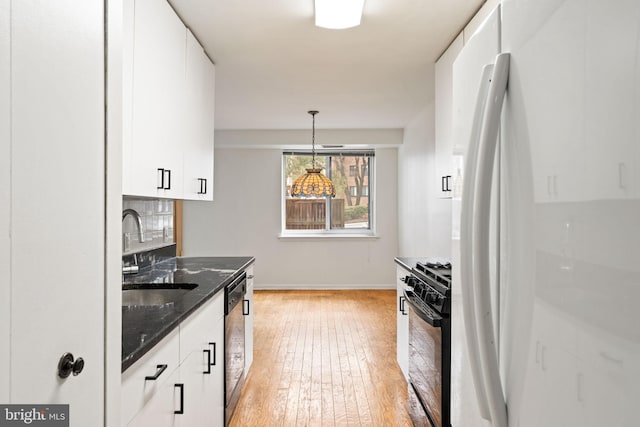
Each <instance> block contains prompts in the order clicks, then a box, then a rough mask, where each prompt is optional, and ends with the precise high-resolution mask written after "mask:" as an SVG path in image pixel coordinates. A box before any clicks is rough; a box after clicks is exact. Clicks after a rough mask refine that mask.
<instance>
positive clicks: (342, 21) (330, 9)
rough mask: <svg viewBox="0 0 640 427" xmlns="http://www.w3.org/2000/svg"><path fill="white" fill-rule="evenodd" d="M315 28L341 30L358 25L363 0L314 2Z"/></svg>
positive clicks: (324, 0) (323, 0)
mask: <svg viewBox="0 0 640 427" xmlns="http://www.w3.org/2000/svg"><path fill="white" fill-rule="evenodd" d="M315 4H316V26H318V27H322V28H330V29H333V30H341V29H343V28H351V27H355V26H357V25H360V19H361V18H362V9H363V8H364V0H315Z"/></svg>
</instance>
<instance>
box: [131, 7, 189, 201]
mask: <svg viewBox="0 0 640 427" xmlns="http://www.w3.org/2000/svg"><path fill="white" fill-rule="evenodd" d="M185 40H186V29H185V27H184V25H183V24H182V21H180V19H179V18H178V16H177V15H176V14H175V12H174V11H173V9H172V8H171V6H170V5H169V3H168V2H166V1H165V0H136V1H135V18H134V54H135V56H134V61H133V112H132V138H133V139H132V150H131V165H130V166H131V168H132V169H131V182H130V183H129V184H130V185H129V186H128V188H130V189H131V191H132V193H133V194H134V195H138V196H150V197H169V198H180V197H182V186H183V177H182V168H183V158H182V147H181V145H180V144H181V141H182V139H183V138H184V135H183V133H182V131H183V129H184V76H185V52H186V46H185ZM158 187H161V188H158Z"/></svg>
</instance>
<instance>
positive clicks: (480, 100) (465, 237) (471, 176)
mask: <svg viewBox="0 0 640 427" xmlns="http://www.w3.org/2000/svg"><path fill="white" fill-rule="evenodd" d="M492 73H493V64H489V65H486V66H485V67H484V68H483V70H482V77H481V80H480V88H479V89H478V95H477V98H476V104H475V109H474V114H473V122H472V124H471V138H470V141H469V146H468V147H469V148H468V150H467V155H466V160H465V167H464V171H465V173H464V177H463V186H462V188H463V191H462V202H461V203H462V209H461V222H460V264H461V265H460V278H461V282H462V311H463V318H464V327H465V335H466V341H467V348H468V349H469V355H470V357H469V365H470V368H471V375H472V377H473V384H474V387H475V390H476V397H477V401H478V409H479V410H480V415H481V416H482V418H484V419H486V420H489V419H490V417H491V415H490V413H489V405H488V403H487V396H486V393H485V379H484V378H483V376H482V370H481V367H480V359H479V353H480V350H479V348H478V341H477V330H478V326H477V325H476V314H475V298H476V297H475V295H474V293H475V283H476V280H475V279H474V277H473V271H472V266H473V258H472V245H471V236H472V234H473V200H474V197H475V187H474V184H475V181H476V177H475V175H476V169H477V162H478V141H479V139H480V129H481V125H482V120H483V118H484V109H485V105H486V103H487V94H488V92H489V84H490V82H491V74H492Z"/></svg>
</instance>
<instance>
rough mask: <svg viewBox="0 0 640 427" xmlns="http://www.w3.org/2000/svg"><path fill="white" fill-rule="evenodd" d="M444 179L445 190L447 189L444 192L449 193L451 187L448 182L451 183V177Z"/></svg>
mask: <svg viewBox="0 0 640 427" xmlns="http://www.w3.org/2000/svg"><path fill="white" fill-rule="evenodd" d="M445 179H446V183H447V184H446V188H447V189H446V190H445V191H451V185H450V182H451V175H447V176H445Z"/></svg>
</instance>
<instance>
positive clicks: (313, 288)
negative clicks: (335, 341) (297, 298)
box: [254, 283, 396, 291]
mask: <svg viewBox="0 0 640 427" xmlns="http://www.w3.org/2000/svg"><path fill="white" fill-rule="evenodd" d="M254 289H255V290H257V291H334V290H345V291H346V290H362V291H363V290H390V289H396V285H391V284H385V283H379V284H375V285H369V284H349V285H347V284H335V285H334V284H321V285H320V284H315V285H314V284H311V285H270V284H262V283H261V284H260V285H258V284H256V285H255V286H254Z"/></svg>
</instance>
